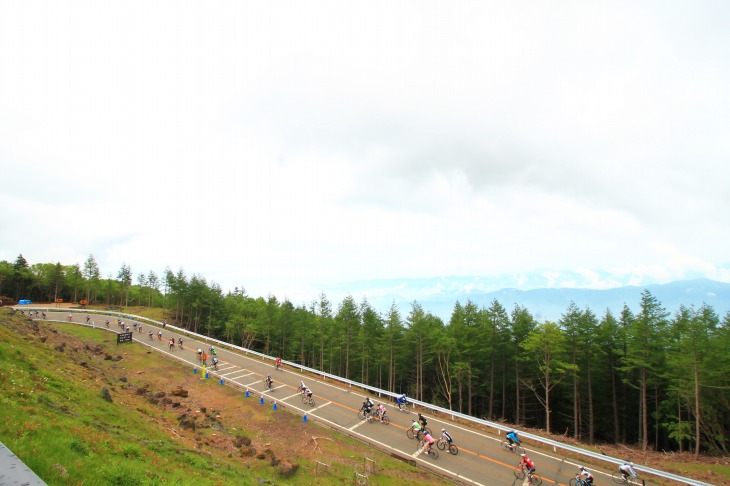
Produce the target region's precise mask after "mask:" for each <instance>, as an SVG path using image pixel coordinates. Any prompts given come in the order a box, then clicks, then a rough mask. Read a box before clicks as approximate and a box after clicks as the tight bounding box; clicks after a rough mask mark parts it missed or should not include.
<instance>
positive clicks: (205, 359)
mask: <svg viewBox="0 0 730 486" xmlns="http://www.w3.org/2000/svg"><path fill="white" fill-rule="evenodd" d="M200 359H201V360H202V362H203V364H207V363H208V355H207V354H206V353H205V351H203V354H201V355H200Z"/></svg>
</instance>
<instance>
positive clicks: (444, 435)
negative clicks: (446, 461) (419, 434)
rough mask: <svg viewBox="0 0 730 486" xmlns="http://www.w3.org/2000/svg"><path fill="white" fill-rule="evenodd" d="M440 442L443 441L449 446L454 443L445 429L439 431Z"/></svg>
mask: <svg viewBox="0 0 730 486" xmlns="http://www.w3.org/2000/svg"><path fill="white" fill-rule="evenodd" d="M441 440H445V441H446V442H448V443H449V445H451V443H452V442H454V439H453V438H452V437H451V435H450V434H449V433H448V432H446V429H441Z"/></svg>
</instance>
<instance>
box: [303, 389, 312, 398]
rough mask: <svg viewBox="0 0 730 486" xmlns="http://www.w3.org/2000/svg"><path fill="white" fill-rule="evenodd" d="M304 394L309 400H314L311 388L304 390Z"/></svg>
mask: <svg viewBox="0 0 730 486" xmlns="http://www.w3.org/2000/svg"><path fill="white" fill-rule="evenodd" d="M304 394H305V395H307V398H309V399H310V400H311V399H312V390H310V389H309V388H307V389H305V390H304Z"/></svg>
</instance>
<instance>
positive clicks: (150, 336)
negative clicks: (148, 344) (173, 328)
mask: <svg viewBox="0 0 730 486" xmlns="http://www.w3.org/2000/svg"><path fill="white" fill-rule="evenodd" d="M152 334H153V333H152V329H150V340H152V339H154V338H153V337H152Z"/></svg>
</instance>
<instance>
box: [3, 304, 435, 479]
mask: <svg viewBox="0 0 730 486" xmlns="http://www.w3.org/2000/svg"><path fill="white" fill-rule="evenodd" d="M0 387H1V388H2V390H3V393H2V395H0V402H1V403H0V440H2V442H3V443H4V444H5V445H6V446H7V447H8V448H9V449H10V450H12V451H13V452H14V453H15V454H16V455H17V456H18V457H19V458H20V459H21V460H22V461H23V462H24V463H25V464H26V465H27V466H28V467H29V468H30V469H31V470H33V471H34V472H35V473H36V474H37V475H38V476H39V477H40V478H41V479H43V480H44V481H46V482H47V483H48V484H54V485H55V484H59V485H64V484H68V485H77V484H84V485H149V484H152V485H154V484H182V485H186V484H190V485H193V484H194V485H197V486H200V485H207V484H211V485H218V484H220V485H224V484H225V485H228V484H302V483H303V482H307V483H312V482H315V481H316V482H317V483H319V484H323V485H328V484H343V483H348V482H352V480H353V478H354V473H355V471H356V470H358V471H359V472H360V473H363V472H364V469H363V467H364V466H363V464H364V460H363V458H364V457H367V458H370V459H372V460H373V461H375V465H376V471H375V472H374V473H371V474H370V475H369V476H370V478H369V481H370V484H382V485H401V484H416V483H417V484H442V483H443V480H441V479H439V478H437V477H435V476H432V475H430V474H429V473H427V472H425V471H424V470H420V469H417V468H415V467H413V466H411V465H409V464H407V463H404V462H400V461H398V460H395V459H392V458H390V457H389V456H387V455H385V454H382V453H379V452H377V451H375V450H373V449H369V448H367V447H365V446H364V445H363V444H360V443H359V442H356V441H353V440H352V439H349V438H347V437H344V436H341V435H339V434H337V433H334V432H332V431H331V430H329V429H327V428H324V427H321V426H319V425H317V424H316V423H314V422H311V421H310V422H308V423H307V424H303V423H302V420H301V417H298V416H297V415H294V414H291V413H287V412H285V411H283V410H278V411H274V410H272V408H271V407H263V406H260V405H259V404H258V402H257V401H254V400H252V399H246V398H245V397H244V396H243V395H242V394H241V393H240V392H236V391H235V390H234V389H231V388H229V387H226V386H220V385H219V384H217V383H216V382H215V381H214V380H201V379H200V378H199V377H198V376H197V375H194V374H192V373H190V370H188V369H186V368H185V367H183V366H182V365H180V364H178V363H175V362H173V361H170V360H168V359H165V358H163V357H160V356H158V355H156V354H154V353H150V352H148V351H147V350H146V348H144V347H143V346H139V345H134V344H123V345H121V346H117V345H116V341H115V339H114V336H113V335H112V334H110V333H108V332H105V331H102V330H99V329H90V328H86V327H82V326H74V325H63V324H56V325H52V324H50V323H46V322H43V323H34V322H32V321H31V320H30V319H28V318H27V317H23V316H21V315H19V314H16V313H13V311H11V310H10V309H2V310H0ZM318 463H320V464H318ZM322 463H324V464H327V466H326V467H325V466H323V465H322Z"/></svg>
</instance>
